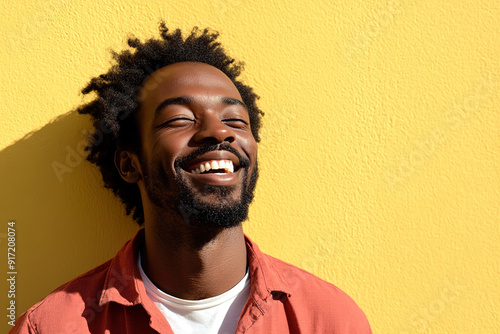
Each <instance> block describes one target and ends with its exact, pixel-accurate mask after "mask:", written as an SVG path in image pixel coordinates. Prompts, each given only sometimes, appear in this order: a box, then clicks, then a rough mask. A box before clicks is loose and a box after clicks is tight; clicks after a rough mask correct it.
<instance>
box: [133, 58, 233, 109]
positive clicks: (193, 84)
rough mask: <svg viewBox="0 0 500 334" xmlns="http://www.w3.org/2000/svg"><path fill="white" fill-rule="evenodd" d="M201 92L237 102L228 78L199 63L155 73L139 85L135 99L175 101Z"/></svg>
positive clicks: (163, 69)
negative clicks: (172, 98) (173, 99)
mask: <svg viewBox="0 0 500 334" xmlns="http://www.w3.org/2000/svg"><path fill="white" fill-rule="evenodd" d="M202 92H203V93H207V94H216V93H217V94H219V95H220V94H222V95H226V96H227V97H232V98H239V99H241V96H240V94H239V92H238V89H237V88H236V86H235V85H234V83H233V82H232V81H231V79H229V77H227V76H226V75H225V74H224V73H223V72H222V71H221V70H219V69H218V68H216V67H214V66H211V65H208V64H205V63H199V62H179V63H174V64H170V65H167V66H164V67H162V68H160V69H158V70H156V71H155V72H153V73H152V74H151V75H150V76H149V77H148V78H147V79H146V81H145V82H144V84H143V85H142V87H141V89H140V91H139V98H140V100H141V102H145V103H147V102H148V101H150V102H153V103H155V102H156V103H158V102H159V101H155V100H157V99H162V98H165V97H166V95H168V97H178V96H189V95H190V94H199V93H202ZM151 100H153V101H151Z"/></svg>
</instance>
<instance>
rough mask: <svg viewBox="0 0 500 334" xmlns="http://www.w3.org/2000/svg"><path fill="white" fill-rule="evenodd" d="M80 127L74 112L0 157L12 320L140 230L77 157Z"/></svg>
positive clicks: (0, 241)
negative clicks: (12, 282)
mask: <svg viewBox="0 0 500 334" xmlns="http://www.w3.org/2000/svg"><path fill="white" fill-rule="evenodd" d="M84 129H87V130H90V129H91V125H90V122H89V121H88V120H86V119H85V117H84V116H80V115H78V114H76V113H74V112H71V113H68V114H65V115H62V116H60V117H58V118H57V119H55V120H54V121H53V122H51V123H49V124H47V125H46V126H44V127H43V128H41V129H40V130H38V131H35V132H33V133H31V134H29V135H27V136H25V137H24V138H22V139H21V140H19V141H17V142H16V143H14V144H13V145H11V146H9V147H7V148H5V149H4V150H2V151H1V152H0V173H1V175H2V185H3V187H2V192H1V194H0V203H1V206H2V209H1V213H0V214H1V218H2V220H1V221H2V225H3V227H2V229H1V230H0V237H1V239H0V245H1V248H2V254H6V253H7V239H6V235H7V234H6V233H7V227H8V226H7V222H9V221H15V229H16V231H15V232H16V249H15V251H16V252H15V271H16V272H17V275H16V297H15V300H16V313H17V316H19V315H20V314H21V313H22V312H24V311H25V310H26V309H27V308H29V307H30V306H31V305H33V304H34V303H36V302H37V301H38V300H40V299H41V298H43V297H44V296H45V295H47V294H48V293H49V292H51V291H52V290H54V289H55V288H57V287H58V286H59V285H61V284H62V283H64V282H66V281H68V280H70V279H72V278H74V277H76V276H77V275H79V274H81V273H83V272H85V271H87V270H89V269H91V268H93V267H94V266H96V265H98V264H100V263H102V262H104V261H106V260H108V259H109V258H111V257H112V256H114V255H115V254H116V252H117V251H118V250H119V248H120V247H121V246H122V245H123V243H124V242H125V241H126V240H128V239H130V238H131V237H132V236H133V234H134V233H135V231H136V230H137V229H138V226H137V224H136V223H135V222H133V221H132V219H131V218H129V217H127V216H125V210H124V208H123V206H122V205H121V202H120V201H119V200H118V199H117V198H115V197H114V195H113V194H112V192H111V191H109V190H107V189H105V188H104V187H103V184H102V179H101V176H100V174H99V171H98V170H97V168H96V167H95V166H94V165H92V164H90V163H89V162H88V161H86V160H85V157H83V156H81V155H80V154H79V153H78V151H79V147H83V146H84V145H83V143H84V142H85V141H86V136H85V134H83V133H82V132H83V130H84ZM80 152H81V150H80ZM64 166H66V168H64ZM58 167H59V169H58ZM61 168H62V169H61ZM62 171H64V172H62ZM4 263H5V262H4ZM2 281H3V284H4V285H5V287H4V289H3V290H2V291H8V287H7V285H6V283H5V282H6V280H2ZM2 300H5V299H2ZM9 327H10V326H9Z"/></svg>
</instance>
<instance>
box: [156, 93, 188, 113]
mask: <svg viewBox="0 0 500 334" xmlns="http://www.w3.org/2000/svg"><path fill="white" fill-rule="evenodd" d="M192 102H193V98H192V97H189V96H180V97H173V98H171V99H166V100H164V101H163V102H162V103H160V104H159V105H158V107H156V109H155V115H156V114H158V113H159V112H160V111H161V110H162V109H163V108H165V107H166V106H169V105H172V104H181V105H183V104H190V103H192Z"/></svg>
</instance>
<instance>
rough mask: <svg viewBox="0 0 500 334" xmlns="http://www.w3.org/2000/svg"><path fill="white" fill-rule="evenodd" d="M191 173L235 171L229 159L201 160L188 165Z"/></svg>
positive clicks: (226, 172)
mask: <svg viewBox="0 0 500 334" xmlns="http://www.w3.org/2000/svg"><path fill="white" fill-rule="evenodd" d="M188 171H189V172H191V173H192V174H231V173H234V172H235V168H234V164H233V162H232V161H231V160H210V161H202V162H199V163H196V164H194V165H192V166H189V167H188Z"/></svg>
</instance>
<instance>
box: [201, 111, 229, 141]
mask: <svg viewBox="0 0 500 334" xmlns="http://www.w3.org/2000/svg"><path fill="white" fill-rule="evenodd" d="M235 138H236V134H235V133H234V131H233V129H231V127H229V126H228V125H227V124H225V123H224V122H223V121H222V120H220V119H219V118H218V117H215V116H209V117H205V118H204V119H203V121H202V123H201V124H200V128H199V130H198V131H197V132H196V134H195V136H194V140H195V141H196V142H198V143H204V144H217V143H222V142H224V141H227V142H229V143H232V142H233V141H234V140H235Z"/></svg>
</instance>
